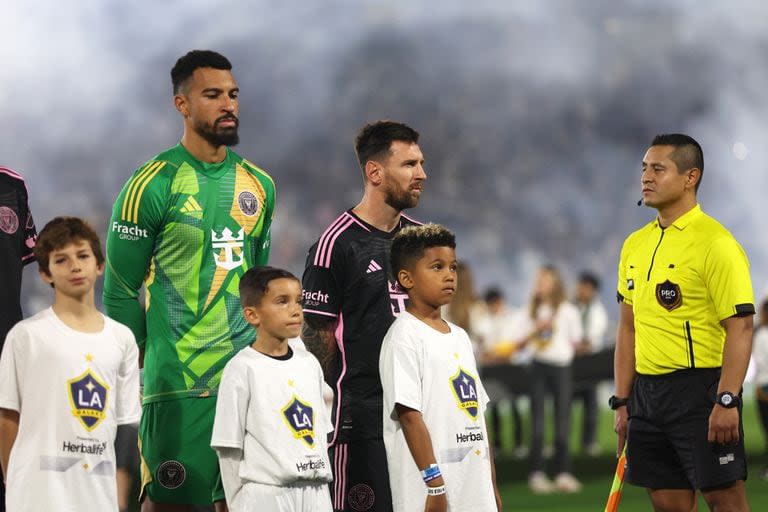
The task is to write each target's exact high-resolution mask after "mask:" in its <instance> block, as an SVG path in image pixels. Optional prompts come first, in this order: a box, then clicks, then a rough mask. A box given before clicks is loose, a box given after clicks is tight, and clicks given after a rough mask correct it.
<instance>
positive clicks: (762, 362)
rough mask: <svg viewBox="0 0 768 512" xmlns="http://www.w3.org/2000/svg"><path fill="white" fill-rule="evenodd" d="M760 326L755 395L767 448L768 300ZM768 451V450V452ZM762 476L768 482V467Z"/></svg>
mask: <svg viewBox="0 0 768 512" xmlns="http://www.w3.org/2000/svg"><path fill="white" fill-rule="evenodd" d="M758 314H759V317H758V324H757V327H756V328H755V334H754V337H753V339H752V340H753V341H752V357H753V360H754V361H755V370H756V371H755V395H756V396H757V411H758V413H759V415H760V423H761V424H762V426H763V435H764V436H765V441H766V446H768V299H766V300H764V301H763V302H762V304H760V311H758ZM767 451H768V450H767ZM760 476H761V477H762V478H763V479H764V480H768V465H766V467H765V468H764V469H763V471H762V473H761V474H760Z"/></svg>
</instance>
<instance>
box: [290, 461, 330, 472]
mask: <svg viewBox="0 0 768 512" xmlns="http://www.w3.org/2000/svg"><path fill="white" fill-rule="evenodd" d="M321 469H325V461H324V460H323V459H320V458H319V457H314V458H311V459H309V460H308V461H307V462H297V463H296V471H298V472H299V473H302V472H304V471H319V470H321Z"/></svg>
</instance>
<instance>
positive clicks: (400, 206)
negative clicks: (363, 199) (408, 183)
mask: <svg viewBox="0 0 768 512" xmlns="http://www.w3.org/2000/svg"><path fill="white" fill-rule="evenodd" d="M412 192H413V191H412V190H410V189H407V190H403V189H400V188H397V185H392V186H390V187H388V189H387V195H386V197H385V198H384V202H385V203H387V204H388V205H389V206H391V207H392V208H394V209H395V210H397V211H399V212H401V211H403V210H407V209H408V208H413V207H415V206H416V205H417V204H419V196H417V195H414V194H413V193H412Z"/></svg>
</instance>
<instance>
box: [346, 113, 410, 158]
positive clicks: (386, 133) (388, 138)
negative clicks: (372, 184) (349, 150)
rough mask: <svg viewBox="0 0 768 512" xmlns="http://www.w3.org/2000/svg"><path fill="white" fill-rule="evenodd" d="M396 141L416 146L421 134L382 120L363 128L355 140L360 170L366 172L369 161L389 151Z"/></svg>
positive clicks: (403, 125) (402, 124)
mask: <svg viewBox="0 0 768 512" xmlns="http://www.w3.org/2000/svg"><path fill="white" fill-rule="evenodd" d="M396 140H399V141H401V142H409V143H411V144H416V143H418V142H419V132H417V131H416V130H414V129H413V128H411V127H410V126H408V125H407V124H404V123H398V122H396V121H386V120H382V121H376V122H374V123H369V124H367V125H365V126H363V127H362V128H361V129H360V133H358V134H357V137H356V138H355V152H356V153H357V161H358V162H360V168H361V169H363V170H365V164H366V163H367V162H368V161H369V160H372V159H374V158H376V157H379V156H381V155H382V154H383V153H384V152H386V151H389V150H390V148H391V147H392V143H393V142H395V141H396Z"/></svg>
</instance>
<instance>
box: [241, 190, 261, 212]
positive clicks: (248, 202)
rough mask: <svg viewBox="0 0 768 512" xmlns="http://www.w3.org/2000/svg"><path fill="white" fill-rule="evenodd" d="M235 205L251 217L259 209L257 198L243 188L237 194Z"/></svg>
mask: <svg viewBox="0 0 768 512" xmlns="http://www.w3.org/2000/svg"><path fill="white" fill-rule="evenodd" d="M237 206H239V207H240V211H241V212H243V213H244V214H245V215H247V216H248V217H253V216H254V215H256V212H258V211H259V200H258V199H257V198H256V195H255V194H254V193H253V192H250V191H248V190H244V191H242V192H240V194H239V195H238V196H237Z"/></svg>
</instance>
